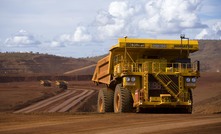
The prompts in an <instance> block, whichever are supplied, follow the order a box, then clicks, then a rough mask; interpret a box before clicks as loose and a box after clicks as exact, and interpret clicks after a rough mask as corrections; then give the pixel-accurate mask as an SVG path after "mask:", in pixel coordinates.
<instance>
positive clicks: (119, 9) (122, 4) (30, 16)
mask: <svg viewBox="0 0 221 134" xmlns="http://www.w3.org/2000/svg"><path fill="white" fill-rule="evenodd" d="M220 12H221V1H220V0H139V1H138V0H93V1H89V0H62V1H61V0H0V29H1V30H0V45H1V48H0V51H1V52H6V51H12V52H29V51H33V52H40V53H49V54H55V55H61V56H68V57H70V56H71V57H86V56H96V55H101V54H104V53H108V50H109V48H110V47H111V46H112V45H114V44H115V43H117V39H118V38H120V37H123V36H125V35H127V36H128V37H134V38H154V39H159V38H161V39H179V35H180V34H181V33H184V34H186V36H188V37H189V38H191V39H221V14H220Z"/></svg>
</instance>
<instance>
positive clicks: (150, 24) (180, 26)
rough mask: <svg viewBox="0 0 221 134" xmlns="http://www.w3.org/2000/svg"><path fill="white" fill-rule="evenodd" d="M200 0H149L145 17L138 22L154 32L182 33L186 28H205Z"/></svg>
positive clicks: (140, 25)
mask: <svg viewBox="0 0 221 134" xmlns="http://www.w3.org/2000/svg"><path fill="white" fill-rule="evenodd" d="M199 8H200V1H198V0H195V1H193V0H185V1H183V0H176V1H174V0H157V1H155V0H149V1H148V2H147V3H146V4H145V17H144V18H143V19H141V20H139V22H138V25H139V26H138V27H139V29H140V30H145V31H149V32H153V33H165V34H171V33H181V32H182V31H183V30H184V29H190V28H203V27H206V25H203V24H202V23H201V22H200V19H199V17H198V15H197V11H198V10H199Z"/></svg>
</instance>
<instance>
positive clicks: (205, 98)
mask: <svg viewBox="0 0 221 134" xmlns="http://www.w3.org/2000/svg"><path fill="white" fill-rule="evenodd" d="M193 93H194V96H193V97H194V113H204V114H208V113H221V73H202V74H201V77H200V78H199V82H198V84H197V88H196V89H194V92H193Z"/></svg>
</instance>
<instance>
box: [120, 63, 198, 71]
mask: <svg viewBox="0 0 221 134" xmlns="http://www.w3.org/2000/svg"><path fill="white" fill-rule="evenodd" d="M120 66H121V67H122V69H123V70H126V71H129V72H144V71H147V72H149V73H158V72H161V73H196V72H197V71H198V64H197V62H193V63H166V62H163V63H162V62H144V63H139V62H127V63H121V64H120Z"/></svg>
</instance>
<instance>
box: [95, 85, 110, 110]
mask: <svg viewBox="0 0 221 134" xmlns="http://www.w3.org/2000/svg"><path fill="white" fill-rule="evenodd" d="M113 98H114V91H113V90H112V89H109V88H104V89H100V91H99V93H98V99H97V112H98V113H104V112H113V111H114V108H113Z"/></svg>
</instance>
